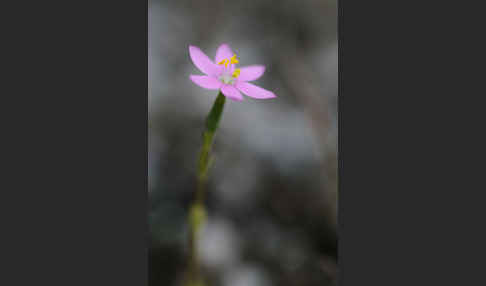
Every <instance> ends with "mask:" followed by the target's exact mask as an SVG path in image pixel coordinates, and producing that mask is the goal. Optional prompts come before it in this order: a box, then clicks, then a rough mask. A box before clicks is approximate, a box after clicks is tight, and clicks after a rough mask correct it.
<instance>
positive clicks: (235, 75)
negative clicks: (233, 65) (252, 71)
mask: <svg viewBox="0 0 486 286" xmlns="http://www.w3.org/2000/svg"><path fill="white" fill-rule="evenodd" d="M240 72H241V70H240V69H235V71H234V72H233V77H234V78H237V77H239V76H240Z"/></svg>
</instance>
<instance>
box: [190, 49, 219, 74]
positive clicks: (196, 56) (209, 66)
mask: <svg viewBox="0 0 486 286" xmlns="http://www.w3.org/2000/svg"><path fill="white" fill-rule="evenodd" d="M189 56H190V57H191V60H192V62H193V63H194V65H195V66H196V67H197V68H198V69H199V70H200V71H201V72H203V73H205V74H207V75H215V74H217V72H218V71H219V68H218V66H217V65H216V64H214V63H213V61H212V60H211V59H210V58H208V56H206V54H205V53H204V52H203V51H201V49H199V48H198V47H196V46H192V45H190V46H189Z"/></svg>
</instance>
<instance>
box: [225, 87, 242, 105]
mask: <svg viewBox="0 0 486 286" xmlns="http://www.w3.org/2000/svg"><path fill="white" fill-rule="evenodd" d="M221 92H222V93H223V94H224V95H225V96H226V97H228V98H229V99H232V100H236V101H242V100H243V95H241V93H240V92H239V91H238V90H237V89H236V88H235V87H234V86H232V85H228V84H224V85H223V86H222V87H221Z"/></svg>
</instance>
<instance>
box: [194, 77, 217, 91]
mask: <svg viewBox="0 0 486 286" xmlns="http://www.w3.org/2000/svg"><path fill="white" fill-rule="evenodd" d="M189 78H190V79H191V80H192V82H193V83H195V84H197V85H199V86H200V87H202V88H206V89H219V88H220V87H221V85H223V83H222V82H220V81H219V80H218V79H217V78H214V77H210V76H206V75H190V76H189Z"/></svg>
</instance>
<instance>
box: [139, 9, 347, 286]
mask: <svg viewBox="0 0 486 286" xmlns="http://www.w3.org/2000/svg"><path fill="white" fill-rule="evenodd" d="M148 18H149V23H148V30H149V31H148V32H149V35H148V41H149V43H148V48H149V50H148V55H149V58H148V66H149V83H148V85H149V106H148V108H149V126H148V132H149V146H148V147H149V154H148V156H149V158H148V162H149V216H148V219H149V226H150V245H149V281H150V282H149V285H154V286H155V285H174V286H179V285H181V282H182V279H183V274H184V271H185V269H186V262H187V261H186V257H187V254H188V242H187V236H188V233H187V232H188V226H187V223H186V220H187V213H188V207H189V205H190V203H191V201H192V195H193V192H194V191H195V189H196V162H197V156H198V152H199V149H200V147H201V144H202V139H201V135H202V132H203V128H204V120H205V117H206V115H207V113H208V112H209V110H210V108H211V106H212V104H213V101H214V99H215V98H216V95H217V91H209V90H203V89H202V88H200V87H198V86H196V85H195V84H193V83H192V82H191V81H190V80H189V78H188V76H189V75H190V74H201V72H199V71H198V70H197V69H196V68H195V67H194V65H193V64H192V62H191V60H190V58H189V52H188V46H189V45H190V44H192V45H195V46H198V47H200V48H201V49H202V50H203V51H204V52H205V53H206V54H207V55H208V56H209V57H211V58H214V55H215V52H216V49H217V47H218V46H219V45H220V44H221V43H228V44H229V45H230V46H231V47H232V49H233V51H234V52H235V53H236V54H237V55H238V59H239V60H240V64H239V66H245V65H251V64H262V65H265V66H266V72H265V74H264V75H263V77H261V78H260V79H259V80H257V81H255V82H253V83H254V84H256V85H259V86H262V87H264V88H265V89H268V90H271V91H273V92H274V93H275V94H276V95H277V96H278V97H277V98H276V99H271V100H255V99H252V98H249V97H245V100H244V101H243V102H234V101H231V100H227V101H226V106H225V110H224V112H223V118H222V121H221V122H220V127H219V130H218V132H217V134H216V139H215V143H214V148H213V156H214V158H215V161H214V164H213V166H212V169H211V171H210V175H209V183H208V184H209V185H208V196H207V206H208V216H209V217H208V223H207V225H206V227H205V229H204V230H203V233H202V238H201V242H200V255H201V261H202V264H203V266H202V267H203V271H204V272H203V273H204V276H205V278H206V281H207V285H208V286H230V285H231V286H246V285H248V286H271V285H278V286H296V285H304V286H306V285H309V286H312V285H321V286H322V285H324V286H325V285H336V276H337V271H338V268H337V234H336V219H337V218H336V216H337V213H336V204H337V184H338V177H337V154H338V149H337V132H338V130H337V125H338V124H337V95H338V88H337V87H338V65H337V63H338V57H337V56H338V46H337V0H300V1H297V0H282V1H271V0H244V1H219V0H218V1H201V0H177V1H175V0H173V1H163V0H150V1H149V11H148Z"/></svg>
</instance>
